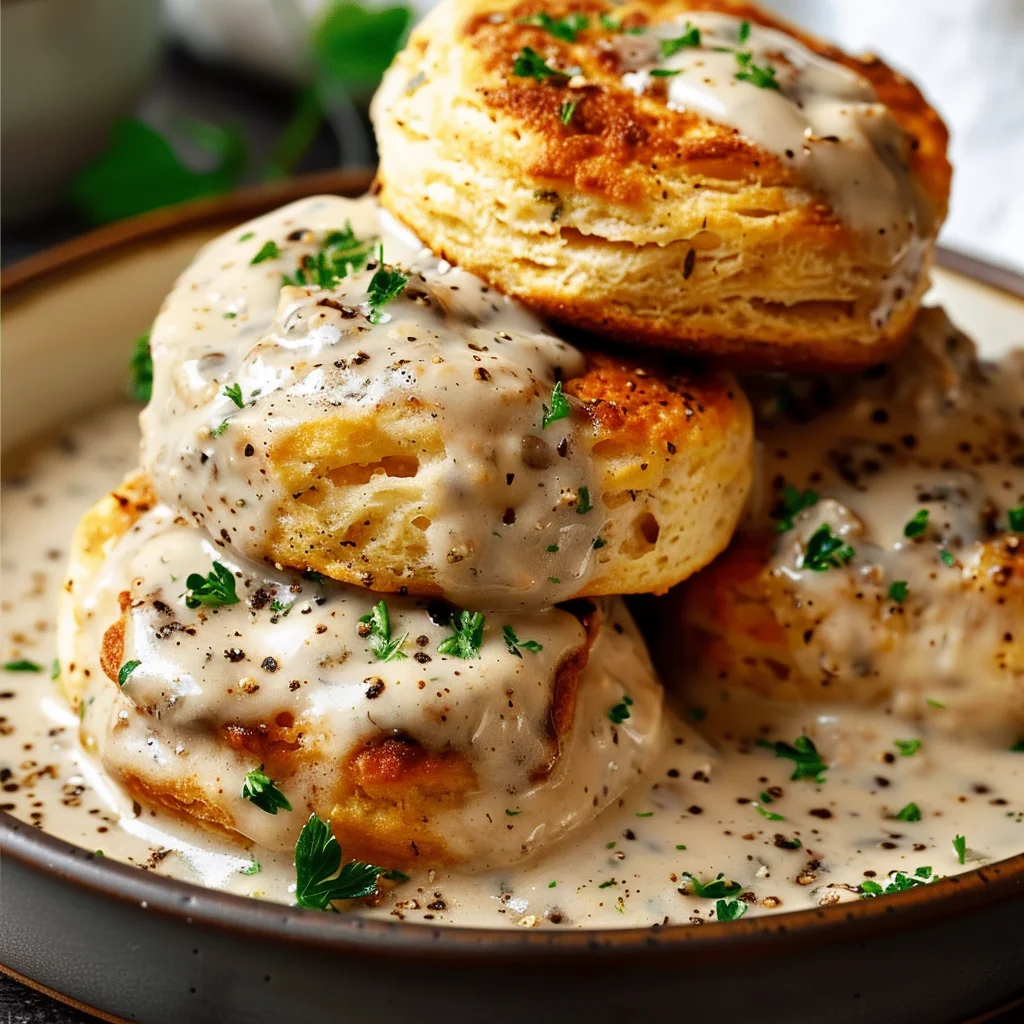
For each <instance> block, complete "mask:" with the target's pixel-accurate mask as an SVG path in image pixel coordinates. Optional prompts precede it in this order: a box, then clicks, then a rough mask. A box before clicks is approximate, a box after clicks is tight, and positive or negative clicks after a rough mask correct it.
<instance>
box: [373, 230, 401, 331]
mask: <svg viewBox="0 0 1024 1024" xmlns="http://www.w3.org/2000/svg"><path fill="white" fill-rule="evenodd" d="M408 281H409V278H408V277H407V276H406V275H405V274H403V273H402V272H401V271H400V270H396V269H395V268H394V267H392V266H390V265H389V264H387V263H385V262H384V249H383V247H382V246H381V245H379V244H378V246H377V270H376V272H375V273H374V275H373V277H371V278H370V283H369V285H368V286H367V289H366V300H367V302H369V303H370V305H371V306H372V307H373V310H372V311H371V313H370V321H371V322H372V323H380V322H381V314H380V313H379V312H378V309H377V307H378V306H384V305H386V304H387V303H389V302H391V301H392V300H393V299H397V298H398V296H399V295H401V294H402V292H403V291H404V290H405V286H406V284H407V283H408Z"/></svg>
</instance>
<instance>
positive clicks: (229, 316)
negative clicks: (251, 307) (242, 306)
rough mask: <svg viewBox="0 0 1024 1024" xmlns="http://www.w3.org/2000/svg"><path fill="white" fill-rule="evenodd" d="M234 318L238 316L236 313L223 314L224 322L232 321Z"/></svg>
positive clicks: (229, 311)
mask: <svg viewBox="0 0 1024 1024" xmlns="http://www.w3.org/2000/svg"><path fill="white" fill-rule="evenodd" d="M236 316H238V314H237V313H233V312H231V310H228V312H226V313H225V314H224V319H225V320H234V319H235V317H236Z"/></svg>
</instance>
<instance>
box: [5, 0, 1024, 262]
mask: <svg viewBox="0 0 1024 1024" xmlns="http://www.w3.org/2000/svg"><path fill="white" fill-rule="evenodd" d="M429 6H431V0H406V2H405V3H402V4H389V3H387V0H367V3H366V5H365V6H364V5H361V4H359V3H349V2H337V0H162V2H161V0H75V2H74V3H70V2H68V0H2V2H0V15H2V25H0V48H2V52H0V75H2V82H0V189H2V195H0V218H2V240H0V241H2V248H0V254H2V257H3V261H4V262H5V263H9V262H11V261H12V260H16V259H19V258H21V257H23V256H25V255H28V254H30V253H32V252H34V251H37V250H38V249H40V248H43V247H45V246H47V245H50V244H53V243H55V242H58V241H61V240H64V239H66V238H68V237H71V236H73V235H75V234H78V233H80V232H82V231H84V230H87V229H88V228H89V227H91V226H95V225H98V224H103V223H109V222H111V221H115V220H118V219H120V218H122V217H129V216H132V215H135V214H139V213H144V212H146V211H148V210H152V209H156V208H158V207H162V206H166V205H169V204H172V203H176V202H182V201H185V200H188V199H195V198H200V197H203V196H214V195H219V194H223V193H225V192H228V191H230V190H232V189H235V188H237V187H239V186H240V185H243V184H253V183H257V182H260V181H272V180H275V179H280V178H282V177H286V176H290V175H295V174H301V173H304V172H309V171H313V170H324V169H329V168H336V167H369V166H372V165H373V162H374V149H373V140H372V135H371V133H370V129H369V123H368V121H367V117H366V105H367V102H368V100H369V97H370V95H371V94H372V92H373V90H374V88H375V86H376V84H377V82H378V81H379V79H380V76H381V74H382V73H383V71H384V69H385V68H386V67H387V65H388V63H389V61H390V59H391V57H392V55H393V54H394V52H395V50H396V49H397V48H398V47H399V46H400V45H401V44H402V42H403V40H404V39H405V36H406V35H407V34H408V31H409V28H410V27H411V25H412V24H413V23H414V22H415V21H416V20H417V18H418V17H419V16H420V15H422V13H423V12H424V11H425V10H426V9H427V8H428V7H429ZM767 6H769V7H771V8H773V9H774V10H776V11H777V12H779V13H780V14H782V15H784V16H787V17H790V18H792V19H794V20H796V21H799V22H801V23H803V24H805V25H807V26H808V27H810V28H812V29H813V30H815V31H817V32H819V33H820V34H822V35H823V36H825V37H827V38H830V39H832V40H835V41H836V42H838V43H839V44H840V45H842V46H844V47H846V48H848V49H852V50H854V51H863V50H872V51H874V52H876V53H878V54H880V55H881V56H883V57H884V58H885V59H886V60H888V61H889V62H890V63H891V64H893V65H894V66H896V67H897V68H898V69H900V70H902V71H904V72H906V73H907V74H908V75H910V76H911V77H913V78H914V79H915V81H917V82H918V84H919V85H921V87H922V88H923V89H924V90H925V92H926V94H927V95H928V97H929V99H930V100H931V101H932V102H933V103H934V104H935V105H936V106H937V107H938V108H939V110H940V111H941V112H942V113H943V115H944V116H945V118H946V120H947V122H948V124H949V125H950V128H951V130H952V136H953V141H952V155H953V160H954V163H955V165H956V177H955V180H954V189H953V204H952V212H951V216H950V220H949V222H948V224H947V227H946V231H945V234H944V237H943V241H944V242H945V244H946V245H948V246H951V247H954V248H957V249H960V250H963V251H966V252H970V253H972V254H975V255H980V256H983V257H985V258H987V259H990V260H993V261H995V262H999V263H1003V264H1005V265H1007V266H1010V267H1012V268H1015V269H1018V270H1020V271H1024V188H1022V185H1021V170H1020V169H1021V168H1022V167H1024V0H971V2H970V3H964V2H963V0H767Z"/></svg>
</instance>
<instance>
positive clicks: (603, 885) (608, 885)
mask: <svg viewBox="0 0 1024 1024" xmlns="http://www.w3.org/2000/svg"><path fill="white" fill-rule="evenodd" d="M618 884H619V883H618V882H616V881H615V879H614V878H609V879H608V881H607V882H602V883H601V884H600V885H599V886H598V889H610V888H611V887H612V886H613V885H618Z"/></svg>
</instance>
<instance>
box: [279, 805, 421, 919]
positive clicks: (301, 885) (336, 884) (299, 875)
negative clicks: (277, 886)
mask: <svg viewBox="0 0 1024 1024" xmlns="http://www.w3.org/2000/svg"><path fill="white" fill-rule="evenodd" d="M382 875H383V876H384V877H385V878H387V877H394V878H395V879H396V880H399V881H400V880H401V875H400V873H399V872H388V871H386V870H385V869H384V868H378V867H375V866H374V865H373V864H366V863H364V862H363V861H358V860H350V861H348V862H346V863H345V864H342V863H341V847H340V846H339V845H338V840H337V839H335V838H334V836H333V835H332V834H331V828H330V826H329V825H328V824H327V822H326V821H324V820H323V819H321V818H318V817H317V816H316V814H311V815H310V816H309V821H307V822H306V824H305V825H303V826H302V831H301V832H300V833H299V838H298V841H297V842H296V844H295V882H296V885H295V902H296V903H298V905H299V906H300V907H306V908H307V909H308V910H326V909H327V908H328V907H329V906H330V905H331V903H332V902H333V901H334V900H356V899H361V898H362V897H364V896H372V895H373V894H374V893H375V892H376V891H377V882H378V879H379V878H380V877H381V876H382Z"/></svg>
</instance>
